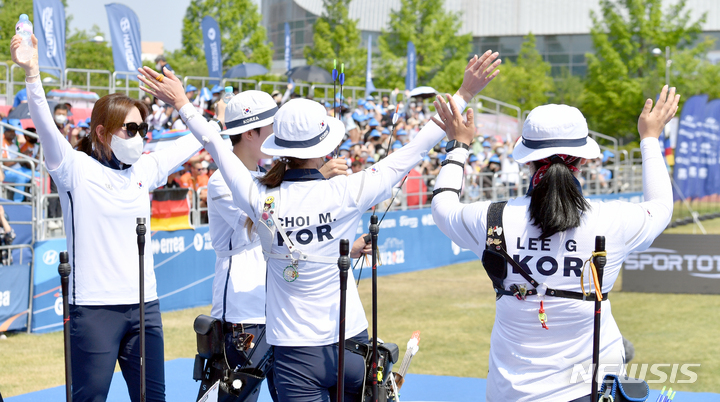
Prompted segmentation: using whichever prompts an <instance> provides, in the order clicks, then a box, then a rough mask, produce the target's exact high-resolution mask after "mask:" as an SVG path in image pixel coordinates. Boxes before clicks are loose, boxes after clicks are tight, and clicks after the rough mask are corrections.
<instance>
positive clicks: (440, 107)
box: [432, 94, 475, 145]
mask: <svg viewBox="0 0 720 402" xmlns="http://www.w3.org/2000/svg"><path fill="white" fill-rule="evenodd" d="M445 96H447V99H448V102H450V107H449V108H448V104H447V103H446V102H445V100H444V99H443V97H442V96H440V95H438V96H437V100H436V101H435V102H433V103H434V104H435V109H436V110H437V112H438V117H440V119H439V120H438V118H437V117H435V116H433V117H432V121H434V122H435V124H437V125H438V126H439V127H440V128H441V129H443V131H445V134H447V136H448V138H449V139H450V140H451V141H452V140H458V141H460V142H462V143H465V144H467V145H470V143H471V142H472V140H473V138H475V116H474V114H473V110H472V108H470V109H468V111H467V121H465V120H463V117H462V112H461V111H460V109H459V108H458V106H457V104H456V103H455V100H454V99H453V98H452V96H450V95H449V94H445Z"/></svg>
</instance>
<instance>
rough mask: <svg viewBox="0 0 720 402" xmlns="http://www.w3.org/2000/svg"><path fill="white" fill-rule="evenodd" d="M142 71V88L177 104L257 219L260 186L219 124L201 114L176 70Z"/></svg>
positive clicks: (240, 203)
mask: <svg viewBox="0 0 720 402" xmlns="http://www.w3.org/2000/svg"><path fill="white" fill-rule="evenodd" d="M138 71H139V72H140V73H142V75H138V78H139V79H140V81H142V82H143V83H144V84H145V86H144V87H140V88H141V89H142V90H143V91H145V92H147V93H148V94H150V95H154V96H156V97H158V98H160V99H161V100H162V101H164V102H166V103H169V104H171V105H174V106H175V109H177V110H178V111H179V113H180V117H181V118H182V119H183V121H184V122H185V124H186V125H187V127H188V129H190V131H191V132H192V133H193V135H194V136H195V138H196V139H197V140H198V141H200V143H201V144H202V145H203V146H204V147H205V149H206V150H207V151H208V152H209V153H210V155H212V157H213V159H215V163H217V165H218V168H219V169H220V171H221V172H222V175H223V178H224V179H225V182H226V183H227V185H228V187H229V188H230V191H231V192H232V195H233V201H234V202H235V204H236V205H237V206H238V207H240V209H242V210H243V211H245V213H247V214H248V216H250V218H251V219H253V220H254V219H255V216H256V215H257V214H256V211H255V210H254V206H255V205H256V204H257V203H256V202H255V200H256V198H257V196H258V189H257V185H256V184H255V182H254V181H253V179H252V176H251V175H250V172H249V171H248V170H247V168H246V167H245V165H243V163H242V162H241V161H240V159H239V158H238V157H237V156H235V154H233V153H232V151H231V150H230V148H229V147H228V146H227V144H226V143H225V142H224V141H223V139H222V137H221V136H220V134H219V133H218V131H217V129H216V128H215V127H217V125H215V127H213V124H211V123H209V122H208V121H206V120H205V119H204V118H203V117H202V115H201V114H200V113H198V111H197V109H195V107H194V106H193V105H192V103H190V100H188V98H187V96H185V91H184V90H183V87H182V83H181V82H180V80H178V78H177V77H176V76H175V74H173V72H172V71H170V70H168V69H163V72H164V73H165V74H164V75H162V74H159V73H157V72H156V71H155V70H153V69H152V68H150V67H143V68H139V69H138ZM158 78H159V79H158Z"/></svg>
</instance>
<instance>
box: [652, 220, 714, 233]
mask: <svg viewBox="0 0 720 402" xmlns="http://www.w3.org/2000/svg"><path fill="white" fill-rule="evenodd" d="M700 224H702V225H703V227H704V228H705V232H707V234H720V218H717V219H710V220H707V221H700ZM665 233H671V234H702V232H701V231H700V228H699V227H698V225H697V224H695V223H691V224H689V225H683V226H678V227H674V228H670V229H666V230H665Z"/></svg>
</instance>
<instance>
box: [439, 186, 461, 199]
mask: <svg viewBox="0 0 720 402" xmlns="http://www.w3.org/2000/svg"><path fill="white" fill-rule="evenodd" d="M443 191H452V192H453V193H456V194H457V195H460V190H456V189H454V188H449V187H441V188H436V189H435V190H433V197H434V196H436V195H438V194H440V193H442V192H443Z"/></svg>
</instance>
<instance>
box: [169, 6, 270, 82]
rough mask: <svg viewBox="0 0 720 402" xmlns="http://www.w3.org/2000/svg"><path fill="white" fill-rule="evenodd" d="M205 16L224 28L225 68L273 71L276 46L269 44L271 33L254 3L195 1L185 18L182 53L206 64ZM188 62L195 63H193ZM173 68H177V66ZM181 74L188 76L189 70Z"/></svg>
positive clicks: (221, 31)
mask: <svg viewBox="0 0 720 402" xmlns="http://www.w3.org/2000/svg"><path fill="white" fill-rule="evenodd" d="M205 16H211V17H213V18H215V21H217V23H218V25H219V26H220V37H221V44H222V65H223V67H225V68H229V67H232V66H234V65H237V64H240V63H243V62H250V63H258V64H261V65H263V66H265V67H267V68H270V63H271V61H272V43H268V42H267V32H266V31H265V27H263V26H262V24H261V19H262V17H261V15H260V13H259V12H258V8H257V6H256V5H255V3H254V2H253V1H252V0H192V1H191V2H190V5H189V6H188V8H187V11H186V12H185V18H184V19H183V28H182V46H183V47H182V53H183V54H184V55H185V56H188V57H190V58H192V59H194V60H195V61H197V62H202V63H205V52H204V50H203V37H202V29H201V27H200V24H201V23H202V19H203V18H205ZM172 57H173V58H176V60H177V59H179V58H181V57H182V56H181V55H180V54H177V53H173V54H172ZM177 61H179V60H177ZM186 61H187V62H189V63H190V64H192V62H191V61H190V60H186ZM168 62H169V60H168ZM179 64H183V63H179ZM170 65H171V66H173V68H176V67H175V65H174V64H172V63H170ZM178 71H179V72H180V73H181V74H184V75H187V74H188V73H187V72H186V71H180V70H178ZM205 73H206V74H207V68H206V69H205Z"/></svg>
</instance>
